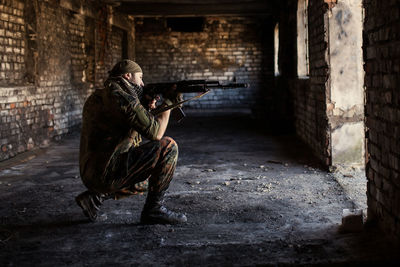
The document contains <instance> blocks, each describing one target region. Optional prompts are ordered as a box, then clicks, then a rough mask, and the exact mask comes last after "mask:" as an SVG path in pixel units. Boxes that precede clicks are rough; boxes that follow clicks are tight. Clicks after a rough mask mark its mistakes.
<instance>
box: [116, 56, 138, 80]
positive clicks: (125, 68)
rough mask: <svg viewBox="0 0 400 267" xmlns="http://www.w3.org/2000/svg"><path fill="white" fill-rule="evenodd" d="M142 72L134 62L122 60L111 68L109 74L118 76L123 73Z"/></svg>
mask: <svg viewBox="0 0 400 267" xmlns="http://www.w3.org/2000/svg"><path fill="white" fill-rule="evenodd" d="M137 72H143V71H142V68H141V67H140V66H139V65H138V64H137V63H136V62H134V61H132V60H129V59H123V60H121V61H120V62H118V63H117V64H115V66H114V67H113V68H112V70H111V71H110V72H109V73H110V75H112V76H118V75H122V74H125V73H137Z"/></svg>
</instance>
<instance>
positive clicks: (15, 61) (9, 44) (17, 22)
mask: <svg viewBox="0 0 400 267" xmlns="http://www.w3.org/2000/svg"><path fill="white" fill-rule="evenodd" d="M23 11H24V3H23V2H19V1H0V59H1V63H0V86H4V85H10V84H12V85H16V84H23V83H24V78H25V77H24V75H25V49H26V46H25V45H26V43H25V21H24V17H23Z"/></svg>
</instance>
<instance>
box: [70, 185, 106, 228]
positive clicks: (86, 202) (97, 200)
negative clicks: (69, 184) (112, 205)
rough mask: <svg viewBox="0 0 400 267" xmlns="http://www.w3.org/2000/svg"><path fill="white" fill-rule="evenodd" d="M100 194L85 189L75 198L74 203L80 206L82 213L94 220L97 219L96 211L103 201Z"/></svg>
mask: <svg viewBox="0 0 400 267" xmlns="http://www.w3.org/2000/svg"><path fill="white" fill-rule="evenodd" d="M104 199H105V198H104V197H103V196H102V195H99V194H96V193H94V192H91V191H85V192H83V193H81V194H80V195H79V196H77V197H76V198H75V201H76V203H77V204H78V206H79V207H81V208H82V211H83V214H85V216H86V217H88V218H89V220H90V221H92V222H94V221H96V219H97V212H98V211H99V210H100V206H101V204H102V203H103V201H104Z"/></svg>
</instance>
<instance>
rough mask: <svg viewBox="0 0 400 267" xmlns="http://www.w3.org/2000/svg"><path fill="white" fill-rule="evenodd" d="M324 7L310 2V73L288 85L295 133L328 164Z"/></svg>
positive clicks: (316, 2)
mask: <svg viewBox="0 0 400 267" xmlns="http://www.w3.org/2000/svg"><path fill="white" fill-rule="evenodd" d="M293 2H295V1H293ZM294 4H297V3H294ZM326 10H327V8H326V4H325V3H324V1H322V0H310V1H309V10H308V12H309V13H308V14H309V24H308V25H309V54H310V59H309V62H310V76H309V79H304V80H301V79H297V78H294V79H293V80H292V81H291V87H292V94H293V99H294V103H293V104H294V114H295V127H296V133H297V135H298V136H299V137H300V138H301V139H302V140H303V141H304V142H305V143H307V144H308V145H309V146H310V147H311V148H312V149H313V150H314V153H315V155H316V156H317V157H318V158H319V159H320V160H321V161H322V162H323V163H324V164H325V165H326V166H329V165H330V160H331V158H330V144H329V140H330V137H329V130H328V121H327V113H326V99H327V88H328V85H327V82H328V76H329V73H328V64H327V61H326V58H327V40H326V35H325V33H326V29H325V26H324V25H326V22H325V19H326V18H325V16H326V14H325V12H326ZM294 15H295V13H294ZM294 25H295V24H294ZM295 55H296V54H295Z"/></svg>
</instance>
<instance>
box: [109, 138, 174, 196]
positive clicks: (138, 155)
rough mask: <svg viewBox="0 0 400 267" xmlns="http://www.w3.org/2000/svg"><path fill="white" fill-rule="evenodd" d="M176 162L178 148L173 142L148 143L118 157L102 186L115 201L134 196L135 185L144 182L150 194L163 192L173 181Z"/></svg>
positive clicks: (168, 140)
mask: <svg viewBox="0 0 400 267" xmlns="http://www.w3.org/2000/svg"><path fill="white" fill-rule="evenodd" d="M177 160H178V146H177V144H176V142H175V141H174V140H173V139H172V138H170V137H163V138H162V139H161V140H160V141H150V142H148V143H145V144H143V145H141V146H138V147H132V148H130V149H129V151H128V152H126V153H123V154H121V155H120V157H119V159H118V160H117V161H118V167H117V168H115V166H114V168H113V169H114V171H113V172H109V173H108V174H107V176H106V177H105V183H106V184H108V185H109V188H110V191H111V192H110V193H112V194H114V195H115V196H114V197H115V198H121V197H123V196H125V195H132V194H135V193H137V192H138V191H140V190H138V183H140V182H144V181H146V180H147V179H148V183H149V186H148V190H149V192H163V191H165V190H167V189H168V186H169V184H170V182H171V180H172V176H173V174H174V171H175V166H176V162H177Z"/></svg>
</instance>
